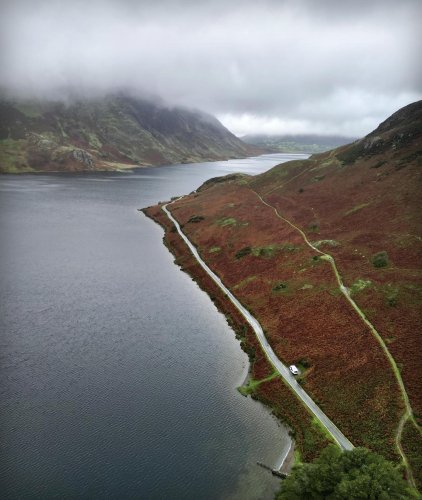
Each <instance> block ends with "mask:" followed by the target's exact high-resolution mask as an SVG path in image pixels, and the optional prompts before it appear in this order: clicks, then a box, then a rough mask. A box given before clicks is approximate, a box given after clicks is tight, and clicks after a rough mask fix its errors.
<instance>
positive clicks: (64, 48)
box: [0, 0, 422, 136]
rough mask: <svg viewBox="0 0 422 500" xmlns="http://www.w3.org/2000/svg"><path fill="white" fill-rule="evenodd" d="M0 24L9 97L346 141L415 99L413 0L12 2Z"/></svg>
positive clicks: (419, 5)
mask: <svg viewBox="0 0 422 500" xmlns="http://www.w3.org/2000/svg"><path fill="white" fill-rule="evenodd" d="M0 17H1V21H0V29H1V47H2V50H1V59H0V75H1V76H0V86H1V87H2V89H3V91H4V92H6V93H7V94H8V95H14V96H20V97H31V98H33V97H38V98H45V97H47V98H51V99H56V98H66V97H67V96H68V95H69V93H72V94H74V93H76V94H81V95H88V96H90V95H98V96H101V95H104V94H106V93H109V92H113V91H116V90H121V89H125V90H128V91H130V92H132V93H135V94H137V95H139V96H145V95H157V96H160V97H162V98H163V99H164V100H165V101H166V102H168V103H169V104H171V105H173V104H174V105H183V106H188V107H195V108H199V109H202V110H204V111H207V112H209V113H212V114H214V115H216V116H217V117H218V118H219V119H220V120H221V121H222V122H223V123H224V124H225V125H226V126H228V128H230V129H231V130H232V131H233V132H234V133H236V134H238V135H243V134H246V133H256V132H263V133H306V132H309V133H323V134H332V133H334V134H343V135H353V136H360V135H364V134H366V133H368V132H369V131H371V130H372V129H373V128H374V127H375V126H376V125H377V124H378V123H379V122H380V121H382V120H383V119H385V118H386V117H387V116H389V115H390V114H391V113H392V112H394V111H395V110H397V109H398V108H400V107H401V106H403V105H405V104H408V103H410V102H412V101H415V100H418V99H420V98H421V96H422V85H421V80H422V78H421V68H420V63H419V58H418V54H420V53H421V48H422V47H421V39H420V35H419V33H418V21H419V20H420V19H421V18H422V2H420V1H419V0H414V1H412V0H401V1H400V2H397V1H389V0H382V1H381V0H380V1H377V0H373V1H371V2H368V1H360V0H353V1H344V2H340V1H335V0H326V1H324V0H323V1H318V2H316V1H310V0H309V1H306V0H290V1H289V0H286V1H283V0H277V1H276V0H273V1H270V0H268V1H265V0H264V1H248V0H243V1H236V0H231V1H228V0H227V1H220V0H209V1H203V2H201V1H200V0H197V1H190V0H174V1H171V0H155V1H148V0H145V1H135V0H133V1H130V0H115V1H113V0H110V1H98V0H97V1H96V0H93V1H90V2H87V1H84V2H82V1H78V0H73V1H64V0H41V1H40V0H38V1H37V0H27V1H25V0H14V1H13V2H12V1H10V2H2V4H1V12H0Z"/></svg>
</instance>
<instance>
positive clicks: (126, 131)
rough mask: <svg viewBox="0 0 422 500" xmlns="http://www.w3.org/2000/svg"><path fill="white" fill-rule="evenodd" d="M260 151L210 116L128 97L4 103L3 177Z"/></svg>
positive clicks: (0, 132) (0, 113)
mask: <svg viewBox="0 0 422 500" xmlns="http://www.w3.org/2000/svg"><path fill="white" fill-rule="evenodd" d="M254 152H259V149H258V148H255V149H254V148H253V147H251V146H249V145H247V144H244V143H243V142H242V141H241V140H240V139H238V138H237V137H236V136H235V135H234V134H232V133H231V132H230V131H229V130H227V129H226V128H225V127H224V126H223V125H222V124H221V123H220V122H219V121H218V120H217V119H216V118H215V117H213V116H211V115H209V114H206V113H203V112H201V111H198V110H189V109H185V108H181V107H170V106H167V105H165V104H164V103H163V102H159V101H152V100H146V99H139V98H136V97H132V96H128V95H125V94H112V95H109V96H106V97H104V98H96V99H92V98H90V99H89V98H85V99H82V98H79V99H72V100H71V101H69V102H60V101H47V100H44V101H40V100H38V101H35V100H32V101H28V100H27V101H24V100H14V101H13V100H3V101H1V102H0V172H13V173H19V172H34V171H69V170H70V171H84V170H87V171H91V170H116V169H125V168H133V167H136V166H152V165H163V164H173V163H192V162H200V161H201V162H203V161H215V160H226V159H229V158H235V157H246V156H250V155H251V154H254Z"/></svg>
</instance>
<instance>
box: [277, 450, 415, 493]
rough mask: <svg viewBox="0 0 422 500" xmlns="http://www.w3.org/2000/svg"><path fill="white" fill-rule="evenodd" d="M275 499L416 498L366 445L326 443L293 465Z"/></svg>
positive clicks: (383, 460)
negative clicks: (305, 460)
mask: <svg viewBox="0 0 422 500" xmlns="http://www.w3.org/2000/svg"><path fill="white" fill-rule="evenodd" d="M276 498H277V500H300V499H307V500H308V499H309V500H311V499H314V500H320V499H329V500H340V499H341V500H344V499H351V500H354V499H362V500H363V499H370V500H372V499H373V500H375V499H377V500H390V499H408V498H418V495H417V493H416V492H414V491H413V490H412V489H411V488H410V487H409V485H408V484H407V483H406V481H405V480H404V479H403V477H402V474H401V473H400V471H399V470H398V469H397V468H396V467H395V466H394V464H392V463H391V462H388V461H387V460H385V459H384V458H383V457H381V456H380V455H378V454H376V453H373V452H371V451H370V450H367V449H366V448H355V449H354V450H352V451H343V452H342V451H341V450H340V449H339V448H338V447H337V446H334V445H330V446H328V447H327V448H325V450H324V451H323V452H322V453H321V455H320V456H319V457H318V458H317V459H315V460H314V461H313V462H312V463H310V464H301V465H297V466H295V467H294V468H293V470H292V473H291V474H290V475H289V476H288V477H287V479H285V480H284V481H283V482H282V484H281V489H280V491H279V493H278V494H277V496H276Z"/></svg>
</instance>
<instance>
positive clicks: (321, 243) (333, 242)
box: [312, 240, 340, 248]
mask: <svg viewBox="0 0 422 500" xmlns="http://www.w3.org/2000/svg"><path fill="white" fill-rule="evenodd" d="M312 245H313V246H314V247H315V248H319V247H321V246H330V247H338V246H339V245H340V243H339V242H338V241H336V240H319V241H313V242H312Z"/></svg>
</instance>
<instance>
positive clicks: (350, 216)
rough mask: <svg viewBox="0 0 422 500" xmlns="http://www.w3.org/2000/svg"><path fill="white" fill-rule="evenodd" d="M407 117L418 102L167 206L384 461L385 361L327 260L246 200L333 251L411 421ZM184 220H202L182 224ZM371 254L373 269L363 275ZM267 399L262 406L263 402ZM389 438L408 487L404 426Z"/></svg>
mask: <svg viewBox="0 0 422 500" xmlns="http://www.w3.org/2000/svg"><path fill="white" fill-rule="evenodd" d="M421 113H422V106H421V104H420V103H419V104H417V105H413V106H410V107H409V108H407V109H404V110H401V111H400V112H398V113H397V114H396V115H393V117H391V118H390V119H389V120H388V121H387V122H386V123H384V124H382V125H381V126H380V127H379V129H377V130H376V131H375V132H374V133H373V134H370V135H369V136H368V137H367V138H366V139H363V140H362V141H360V142H358V143H355V144H354V145H352V146H348V147H342V148H339V149H337V150H334V151H333V152H330V153H325V154H322V155H318V156H315V157H313V158H312V159H310V160H305V161H298V162H290V163H288V164H283V165H280V166H278V167H275V168H274V169H272V170H270V171H269V172H267V173H265V174H263V175H260V176H257V177H255V178H248V177H246V176H243V177H242V176H239V177H231V178H230V179H229V180H226V182H208V183H206V185H205V186H203V187H202V188H201V189H200V190H199V193H198V194H195V195H192V196H190V197H186V198H185V199H183V200H181V201H180V202H177V203H176V204H175V205H174V206H173V214H174V216H175V217H176V218H177V219H178V220H179V222H180V223H181V224H184V230H185V232H186V234H187V235H188V236H189V238H190V239H191V240H192V241H193V242H194V243H195V244H196V245H197V246H198V248H199V250H200V252H201V253H202V256H203V257H204V258H205V260H206V261H207V262H208V264H209V265H210V266H211V267H212V268H213V269H214V270H216V271H217V273H218V274H219V275H220V276H221V277H222V279H223V281H224V282H225V284H226V285H228V286H229V287H230V288H231V289H232V290H233V291H234V292H235V294H236V295H237V296H238V298H239V299H240V300H241V301H242V302H243V303H244V304H245V305H247V306H248V308H249V309H250V310H251V311H252V312H253V314H254V315H255V316H256V317H257V318H258V319H259V320H260V322H261V324H263V326H264V328H265V329H266V331H267V336H268V338H269V340H270V342H271V344H272V345H273V347H274V349H275V351H276V352H277V354H278V355H279V357H280V358H281V359H283V360H284V361H286V362H287V363H291V362H301V363H302V364H303V365H305V366H307V370H306V373H305V375H304V377H303V383H304V385H305V388H306V389H307V391H309V393H310V394H311V395H312V396H313V397H314V399H315V400H317V401H318V402H319V403H320V405H321V407H322V408H323V409H324V411H325V412H326V413H327V414H328V415H329V416H330V417H331V418H332V419H333V420H334V421H335V422H336V424H337V425H338V426H339V427H340V429H341V430H342V431H343V432H344V433H345V434H346V435H347V436H348V437H349V438H350V439H351V441H352V442H353V443H354V444H355V445H359V444H361V445H365V446H368V447H370V448H372V449H373V450H375V451H378V452H380V453H382V454H383V455H385V456H386V457H388V458H392V459H394V458H397V450H396V447H395V443H394V437H395V432H396V429H397V425H398V422H399V419H400V416H401V414H402V412H403V401H402V399H401V396H400V392H399V390H398V385H397V381H396V379H395V376H394V374H393V372H392V370H391V367H390V365H389V363H388V360H387V359H386V357H385V355H384V354H383V352H382V350H381V349H380V346H379V344H378V342H377V341H376V340H375V339H374V337H373V336H372V335H371V333H370V332H369V331H368V328H367V327H366V326H365V325H364V324H363V322H362V321H360V320H359V318H358V317H357V315H356V313H355V312H354V311H353V310H352V309H351V307H350V305H349V304H348V303H347V301H346V300H345V298H344V297H343V296H342V295H341V294H340V293H339V290H338V286H337V283H336V282H335V279H334V275H333V273H332V270H331V267H330V265H329V263H328V262H326V261H324V260H321V259H320V258H317V255H315V252H313V251H312V250H311V249H310V248H309V247H306V246H305V245H304V242H303V239H302V238H301V236H300V234H298V232H297V231H294V229H293V228H292V227H290V226H289V225H288V224H285V223H283V222H282V221H281V220H280V219H278V218H277V217H275V214H274V211H273V210H272V209H270V208H269V207H266V206H265V205H263V204H262V203H261V202H260V200H259V198H258V197H257V196H256V193H259V194H260V195H261V196H263V197H264V199H265V200H266V201H268V202H269V203H270V204H272V205H273V206H275V207H277V209H278V210H279V212H280V213H282V214H283V216H284V217H286V218H287V219H289V220H291V221H293V222H294V224H295V225H297V226H298V227H300V228H301V229H302V230H303V231H304V232H305V233H306V235H307V237H308V238H309V239H310V240H311V241H313V242H316V241H317V242H319V243H318V245H319V246H320V248H321V249H322V250H324V251H326V252H328V253H330V254H331V255H333V257H334V258H335V260H336V263H337V266H338V269H339V271H340V274H341V275H342V277H343V280H344V283H345V285H346V286H347V287H349V288H350V289H351V293H352V296H353V298H354V300H355V301H356V302H357V304H358V305H359V306H360V307H361V308H362V309H363V310H364V312H365V314H366V315H367V317H368V319H369V320H370V321H371V322H372V323H373V324H374V326H375V327H376V328H377V330H378V332H379V333H380V334H381V336H382V337H383V338H384V340H385V342H386V344H387V345H388V348H389V350H390V352H391V353H392V355H393V356H394V358H395V359H396V361H397V363H398V366H399V368H400V370H401V374H402V377H403V380H404V383H405V387H406V390H407V392H408V394H409V397H410V402H411V405H412V408H413V411H414V413H415V416H416V418H418V419H419V420H420V418H421V415H422V394H421V388H420V384H419V380H418V378H419V374H420V373H421V366H420V363H421V359H422V352H421V346H422V342H421V339H420V320H421V317H420V304H421V301H422V273H421V270H420V269H421V236H420V235H421V227H420V222H419V217H418V207H419V206H420V205H419V201H420V195H419V193H420V181H421V178H420V155H421V149H422V148H421V132H422V127H421V122H422V120H421ZM193 215H200V216H202V217H204V219H203V220H200V222H196V223H193V222H190V223H189V222H188V221H189V219H190V218H191V217H192V216H193ZM216 249H217V250H216ZM381 251H384V252H386V253H387V255H388V260H387V265H386V266H385V267H376V266H374V263H373V257H374V255H376V254H377V253H379V252H381ZM266 375H267V376H268V374H266ZM254 378H255V377H254ZM262 378H263V377H262ZM276 383H278V380H271V381H268V382H265V384H261V385H259V386H258V391H261V392H262V389H263V388H265V387H266V386H267V387H268V386H269V385H272V386H274V385H275V384H276ZM271 392H272V395H271V397H270V398H269V400H268V401H267V402H268V403H269V404H271V401H275V400H277V391H271ZM264 399H265V397H264ZM411 433H413V434H412V440H410V439H409V435H410V434H411ZM402 444H403V447H404V449H405V451H406V450H408V452H409V454H410V456H409V460H410V461H411V463H412V464H413V466H414V469H416V470H415V471H414V472H415V476H416V477H419V480H420V477H421V471H420V470H417V469H418V461H417V459H416V458H415V456H416V455H417V453H416V452H415V449H416V450H417V449H420V445H421V443H420V434H419V433H418V432H416V434H415V433H414V432H413V431H411V430H409V427H408V425H406V427H405V432H404V435H403V443H402Z"/></svg>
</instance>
